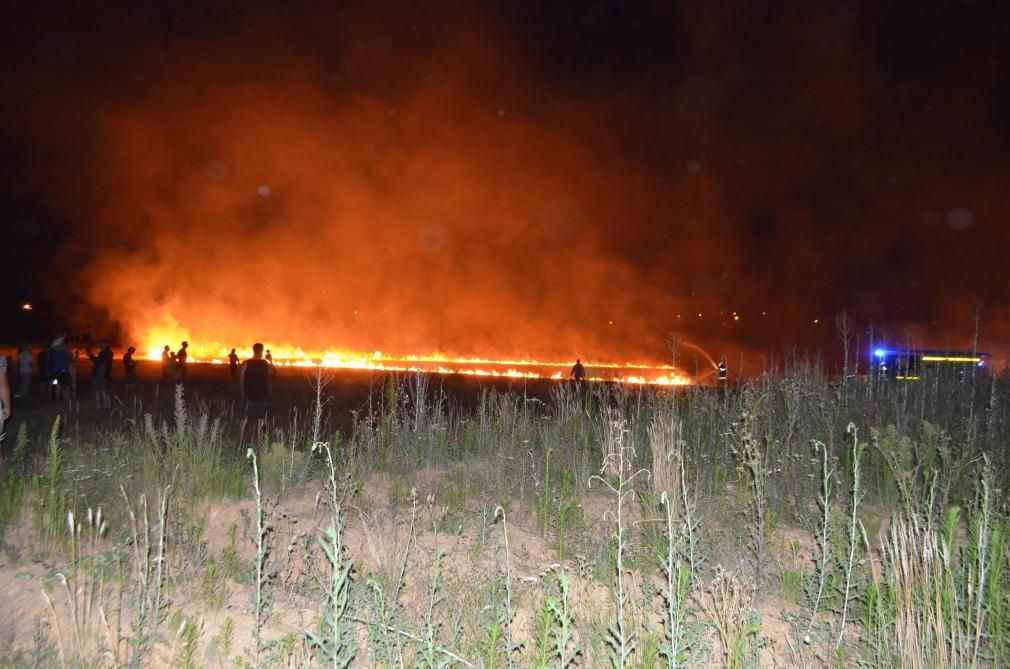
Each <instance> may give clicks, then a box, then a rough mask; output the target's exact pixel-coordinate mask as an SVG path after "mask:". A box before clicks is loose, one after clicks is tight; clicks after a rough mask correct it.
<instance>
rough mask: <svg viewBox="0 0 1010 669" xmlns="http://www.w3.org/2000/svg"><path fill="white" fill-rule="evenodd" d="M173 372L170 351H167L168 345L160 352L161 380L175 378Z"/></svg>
mask: <svg viewBox="0 0 1010 669" xmlns="http://www.w3.org/2000/svg"><path fill="white" fill-rule="evenodd" d="M174 372H175V370H173V369H172V351H171V350H169V348H168V345H167V344H166V345H165V348H163V349H162V350H161V378H163V379H165V380H166V381H168V380H170V379H173V378H175V376H174Z"/></svg>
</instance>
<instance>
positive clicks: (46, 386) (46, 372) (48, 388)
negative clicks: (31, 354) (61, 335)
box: [35, 346, 53, 400]
mask: <svg viewBox="0 0 1010 669" xmlns="http://www.w3.org/2000/svg"><path fill="white" fill-rule="evenodd" d="M35 361H36V363H38V368H39V398H40V399H42V400H51V399H53V384H52V381H53V374H52V372H51V371H50V366H49V347H48V346H43V347H42V350H40V351H39V354H38V356H37V357H36V358H35Z"/></svg>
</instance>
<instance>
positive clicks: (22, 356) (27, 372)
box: [15, 344, 33, 398]
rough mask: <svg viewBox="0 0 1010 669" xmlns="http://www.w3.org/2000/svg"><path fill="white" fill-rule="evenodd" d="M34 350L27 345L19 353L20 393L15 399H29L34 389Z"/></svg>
mask: <svg viewBox="0 0 1010 669" xmlns="http://www.w3.org/2000/svg"><path fill="white" fill-rule="evenodd" d="M32 360H33V357H32V349H31V348H30V347H29V346H28V345H27V344H25V345H24V346H22V347H21V350H19V351H18V392H17V395H15V397H25V398H26V397H28V394H29V393H30V392H31V389H32Z"/></svg>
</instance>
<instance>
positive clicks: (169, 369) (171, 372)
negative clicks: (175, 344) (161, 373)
mask: <svg viewBox="0 0 1010 669" xmlns="http://www.w3.org/2000/svg"><path fill="white" fill-rule="evenodd" d="M165 348H168V347H167V346H166V347H165ZM165 378H166V379H168V380H169V381H171V382H172V383H175V382H176V381H178V380H179V375H178V373H177V372H176V371H175V351H172V352H171V353H169V354H168V364H166V365H165Z"/></svg>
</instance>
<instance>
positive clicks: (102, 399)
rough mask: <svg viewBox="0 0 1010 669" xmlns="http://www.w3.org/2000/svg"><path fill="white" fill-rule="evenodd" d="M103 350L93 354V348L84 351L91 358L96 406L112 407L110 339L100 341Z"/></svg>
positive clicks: (97, 407) (99, 407)
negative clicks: (110, 393)
mask: <svg viewBox="0 0 1010 669" xmlns="http://www.w3.org/2000/svg"><path fill="white" fill-rule="evenodd" d="M98 345H99V346H101V347H102V348H101V350H99V351H98V355H93V354H92V353H91V349H89V348H86V349H84V352H85V353H87V354H88V359H89V360H91V365H92V366H91V389H92V390H93V391H95V408H96V409H111V408H112V400H110V399H109V381H110V380H111V379H112V349H111V348H109V340H108V339H101V340H99V341H98Z"/></svg>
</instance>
